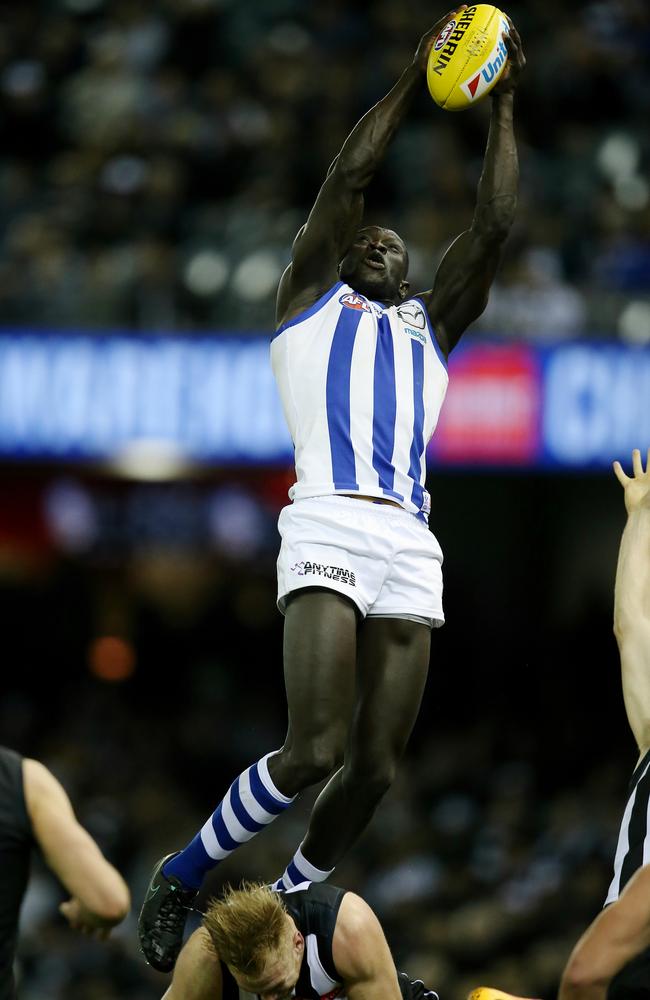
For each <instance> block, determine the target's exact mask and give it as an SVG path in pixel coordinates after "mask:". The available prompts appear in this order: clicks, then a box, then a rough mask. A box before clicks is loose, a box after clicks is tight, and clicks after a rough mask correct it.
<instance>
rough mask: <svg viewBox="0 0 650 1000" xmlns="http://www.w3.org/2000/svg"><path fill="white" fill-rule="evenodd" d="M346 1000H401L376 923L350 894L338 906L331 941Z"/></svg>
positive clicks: (392, 968)
mask: <svg viewBox="0 0 650 1000" xmlns="http://www.w3.org/2000/svg"><path fill="white" fill-rule="evenodd" d="M332 957H333V959H334V965H335V966H336V969H337V971H338V973H339V975H340V976H341V978H342V979H343V983H344V985H345V988H346V989H345V992H346V996H347V997H348V1000H401V996H402V994H401V992H400V988H399V984H398V981H397V971H396V969H395V963H394V962H393V957H392V955H391V953H390V949H389V947H388V943H387V941H386V938H385V937H384V932H383V930H382V928H381V924H380V923H379V920H378V919H377V917H376V916H375V914H374V913H373V911H372V910H371V909H370V907H369V906H368V904H367V903H366V902H365V901H364V900H363V899H361V897H360V896H356V895H355V894H354V893H352V892H346V894H345V896H344V897H343V900H342V902H341V907H340V909H339V914H338V918H337V921H336V931H335V932H334V939H333V941H332Z"/></svg>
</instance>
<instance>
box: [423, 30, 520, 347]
mask: <svg viewBox="0 0 650 1000" xmlns="http://www.w3.org/2000/svg"><path fill="white" fill-rule="evenodd" d="M504 38H505V44H506V47H507V49H508V65H507V67H506V70H505V71H504V74H503V76H502V78H501V80H499V83H498V84H497V85H496V87H495V88H494V90H493V91H492V94H491V100H492V114H491V118H490V130H489V134H488V141H487V148H486V150H485V158H484V160H483V172H482V174H481V179H480V181H479V185H478V193H477V199H476V208H475V210H474V219H473V221H472V225H471V227H470V229H468V230H467V231H466V232H464V233H461V235H460V236H458V237H457V238H456V240H455V241H454V242H453V243H452V245H451V246H450V247H449V249H448V250H447V252H446V254H445V255H444V257H443V259H442V261H441V262H440V266H439V268H438V271H437V273H436V277H435V280H434V283H433V288H432V289H431V290H430V291H428V292H425V293H424V294H423V295H422V296H421V298H422V299H423V301H424V302H425V305H426V306H427V311H428V313H429V317H430V319H431V322H432V324H433V326H434V329H435V331H436V335H437V338H438V341H439V343H440V346H441V348H442V349H443V351H444V352H445V354H449V352H450V351H451V350H452V348H453V347H455V345H456V344H457V343H458V340H459V339H460V337H461V335H462V334H463V332H464V331H465V330H466V328H467V327H468V326H469V324H470V323H472V322H473V321H474V320H475V319H477V318H478V317H479V316H480V315H481V313H482V312H483V310H484V309H485V307H486V305H487V300H488V294H489V291H490V286H491V285H492V282H493V281H494V276H495V274H496V270H497V266H498V263H499V257H500V254H501V247H502V245H503V243H504V241H505V239H506V237H507V235H508V233H509V232H510V227H511V226H512V223H513V221H514V217H515V209H516V207H517V184H518V179H519V165H518V158H517V144H516V142H515V134H514V128H513V97H514V91H515V88H516V86H517V84H518V82H519V77H520V74H521V71H522V70H523V68H524V66H525V65H526V59H525V56H524V52H523V48H522V45H521V39H520V37H519V34H518V32H517V29H516V28H515V26H514V24H513V23H512V21H510V34H509V35H506V36H504Z"/></svg>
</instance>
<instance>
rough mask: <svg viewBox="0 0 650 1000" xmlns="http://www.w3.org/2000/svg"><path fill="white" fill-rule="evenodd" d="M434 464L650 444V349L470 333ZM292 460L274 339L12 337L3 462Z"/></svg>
mask: <svg viewBox="0 0 650 1000" xmlns="http://www.w3.org/2000/svg"><path fill="white" fill-rule="evenodd" d="M449 371H450V382H449V391H448V394H447V399H446V401H445V404H444V406H443V410H442V414H441V417H440V422H439V425H438V428H437V430H436V433H435V435H434V437H433V440H432V442H431V445H430V456H431V459H432V460H433V462H435V464H436V465H443V466H444V465H452V466H460V465H462V466H469V465H483V466H498V467H501V468H503V467H524V468H527V467H549V468H573V469H576V468H598V467H603V466H606V465H608V464H609V463H610V462H611V460H612V459H613V458H615V457H623V458H624V457H625V456H627V455H628V454H629V452H630V451H631V449H632V448H634V447H640V448H646V447H648V446H649V445H650V349H649V348H648V347H639V348H630V347H625V346H622V345H620V344H613V343H595V342H587V341H579V342H572V343H568V344H561V345H558V346H555V347H544V348H537V347H534V346H532V345H530V344H504V343H498V342H494V341H485V340H480V341H479V340H476V339H472V338H468V339H467V340H466V342H464V343H463V344H462V345H461V346H460V347H459V348H458V349H457V350H456V351H455V352H454V354H453V355H452V358H451V362H450V366H449ZM142 442H157V443H165V444H168V445H170V446H172V447H174V448H175V449H176V450H177V451H178V453H179V454H182V455H183V456H184V457H186V458H187V459H188V460H189V461H196V462H207V463H211V464H261V463H278V462H290V461H291V458H292V447H291V441H290V438H289V434H288V431H287V428H286V425H285V422H284V418H283V415H282V410H281V407H280V402H279V399H278V395H277V391H276V388H275V384H274V381H273V376H272V373H271V366H270V361H269V344H268V339H267V338H266V337H249V338H243V337H234V336H214V337H207V336H206V337H180V336H177V335H171V336H164V337H163V336H160V337H144V336H136V335H133V334H128V333H116V334H114V335H97V334H83V333H59V332H57V333H54V332H53V333H42V332H25V331H10V330H5V331H3V332H0V458H1V457H5V458H13V459H15V458H23V459H29V458H32V459H48V460H51V459H59V460H62V461H64V460H75V459H88V460H97V459H110V458H111V457H112V456H113V455H115V454H116V453H117V452H119V451H120V450H122V449H124V448H126V447H129V446H132V445H134V444H138V443H142Z"/></svg>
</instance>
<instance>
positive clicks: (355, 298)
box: [339, 292, 372, 313]
mask: <svg viewBox="0 0 650 1000" xmlns="http://www.w3.org/2000/svg"><path fill="white" fill-rule="evenodd" d="M339 302H340V303H341V305H342V306H347V307H348V309H361V310H363V312H366V313H369V312H372V309H371V308H370V303H369V302H368V301H367V300H366V299H364V297H363V295H357V293H356V292H346V293H345V295H342V296H341V297H340V299H339Z"/></svg>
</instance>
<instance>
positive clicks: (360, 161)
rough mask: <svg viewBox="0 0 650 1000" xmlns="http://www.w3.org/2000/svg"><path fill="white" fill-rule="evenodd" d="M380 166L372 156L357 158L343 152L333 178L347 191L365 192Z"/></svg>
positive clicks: (333, 170) (334, 167)
mask: <svg viewBox="0 0 650 1000" xmlns="http://www.w3.org/2000/svg"><path fill="white" fill-rule="evenodd" d="M378 165H379V163H378V161H375V159H374V158H373V157H372V156H369V155H367V156H357V155H355V154H354V153H346V151H345V150H342V151H341V153H339V157H338V159H337V160H336V162H335V164H334V166H333V168H332V173H331V176H332V177H333V178H334V179H335V181H336V182H338V183H339V184H340V185H341V187H343V188H345V190H347V191H363V190H365V188H367V187H368V185H369V184H370V181H371V180H372V178H373V176H374V174H375V171H376V169H377V167H378Z"/></svg>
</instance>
